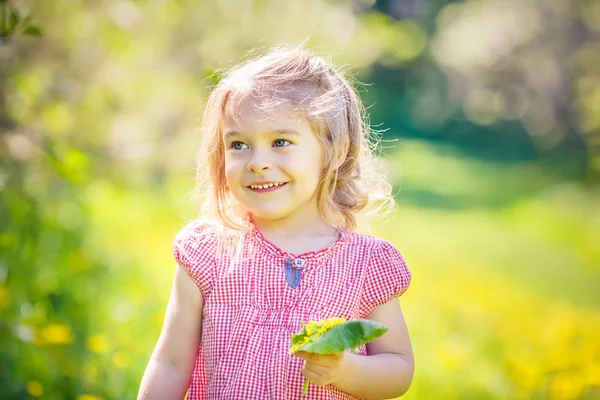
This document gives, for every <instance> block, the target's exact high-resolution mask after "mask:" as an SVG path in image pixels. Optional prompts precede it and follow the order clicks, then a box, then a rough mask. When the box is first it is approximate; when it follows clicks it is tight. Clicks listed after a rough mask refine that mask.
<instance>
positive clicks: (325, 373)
mask: <svg viewBox="0 0 600 400" xmlns="http://www.w3.org/2000/svg"><path fill="white" fill-rule="evenodd" d="M367 319H370V320H372V321H375V322H379V323H381V324H384V325H386V326H387V327H388V328H389V329H388V331H387V332H386V333H385V334H384V335H383V336H380V337H379V338H377V339H375V340H373V341H372V342H369V343H367V354H368V356H366V357H365V356H359V355H356V354H353V353H350V352H348V351H345V352H343V353H339V354H314V353H307V352H303V351H299V352H297V353H294V354H296V355H297V356H298V357H300V358H302V359H304V360H305V361H306V362H305V364H304V368H303V374H304V376H305V377H306V378H307V379H309V380H310V382H311V383H314V384H316V385H328V384H331V385H334V386H336V387H338V388H339V389H341V390H343V391H345V392H348V393H351V394H353V395H355V396H357V397H362V398H366V399H392V398H395V397H399V396H401V395H403V394H404V393H405V392H406V391H407V390H408V387H409V386H410V383H411V381H412V377H413V371H414V359H413V352H412V346H411V344H410V338H409V336H408V329H407V327H406V323H405V322H404V316H403V315H402V310H401V309H400V303H399V301H398V299H397V298H395V299H393V300H391V301H389V302H388V303H386V304H383V305H381V306H379V307H377V308H376V309H375V310H373V311H372V312H371V313H370V314H369V315H368V316H367Z"/></svg>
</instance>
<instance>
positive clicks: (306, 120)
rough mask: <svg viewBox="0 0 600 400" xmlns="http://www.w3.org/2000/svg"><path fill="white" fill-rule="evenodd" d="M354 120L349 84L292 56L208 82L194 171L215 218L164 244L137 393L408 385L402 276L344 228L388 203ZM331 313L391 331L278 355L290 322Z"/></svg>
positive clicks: (296, 392)
mask: <svg viewBox="0 0 600 400" xmlns="http://www.w3.org/2000/svg"><path fill="white" fill-rule="evenodd" d="M363 115H364V111H363V109H362V108H361V103H360V101H359V99H358V97H357V95H356V93H355V92H354V91H353V89H352V87H351V86H350V85H349V83H348V82H347V81H346V80H345V79H344V78H343V77H342V76H341V75H340V73H339V72H337V71H336V70H335V69H334V68H333V67H332V65H331V64H330V63H329V62H327V61H325V60H324V59H323V58H320V57H318V56H315V55H314V54H312V53H311V52H309V51H307V50H304V49H303V48H294V49H277V50H273V51H271V52H270V53H269V54H267V55H266V56H263V57H262V58H259V59H256V60H254V61H250V62H246V63H245V64H243V65H242V66H241V67H239V68H237V69H234V70H232V71H231V72H230V73H229V74H227V75H226V76H225V77H224V78H223V79H222V80H221V82H220V83H219V84H218V85H217V87H216V88H215V89H214V91H213V92H212V94H211V96H210V98H209V101H208V104H207V107H206V110H205V113H204V117H203V130H204V137H203V146H202V149H201V151H200V153H199V156H198V169H197V175H198V184H199V185H200V186H202V185H203V184H207V185H206V186H207V187H208V193H207V194H208V197H207V203H206V204H207V210H206V212H207V213H208V215H209V216H211V217H212V218H208V219H205V220H195V221H192V222H191V223H189V224H188V225H187V226H186V227H185V228H184V229H183V230H181V231H180V232H179V233H178V234H177V236H176V237H175V241H174V245H173V254H174V257H175V259H176V260H177V263H178V268H177V270H176V272H175V278H174V284H173V290H172V294H171V298H170V300H169V304H168V307H167V312H166V316H165V321H164V326H163V330H162V332H161V335H160V338H159V340H158V344H157V345H156V349H155V350H154V353H153V354H152V357H151V360H150V362H149V364H148V366H147V369H146V372H145V374H144V377H143V379H142V383H141V387H140V392H139V396H138V399H145V400H149V399H160V400H165V399H182V398H184V396H185V394H186V391H188V390H189V392H188V399H189V400H196V399H232V400H234V399H235V400H239V399H299V398H301V392H302V386H303V381H304V378H306V379H308V380H309V381H310V382H311V383H312V385H310V387H309V390H308V393H307V395H306V397H304V398H306V399H315V400H316V399H356V398H369V399H383V398H393V397H398V396H400V395H402V394H403V393H404V392H406V390H407V389H408V387H409V385H410V382H411V380H412V375H413V354H412V348H411V344H410V339H409V335H408V331H407V327H406V324H405V321H404V318H403V315H402V311H401V309H400V304H399V302H398V299H397V297H398V296H400V295H402V294H403V293H404V292H405V291H406V289H407V288H408V285H409V283H410V280H411V273H410V271H409V269H408V267H407V266H406V263H405V261H404V259H403V258H402V256H401V255H400V253H399V252H398V250H396V249H395V248H394V247H393V246H392V245H391V244H390V243H389V242H387V241H384V240H382V239H379V238H376V237H373V236H368V235H364V234H359V233H356V232H354V231H353V229H354V228H355V225H356V216H357V214H358V212H359V211H361V210H362V209H364V208H365V206H366V205H367V203H368V199H369V198H371V199H376V198H377V197H378V196H379V197H380V198H382V199H383V200H384V202H386V201H387V202H389V201H393V200H392V199H391V197H390V188H389V185H387V184H383V185H382V179H381V178H380V177H377V176H374V175H373V174H372V173H371V172H370V171H371V170H372V169H371V168H370V166H371V165H370V164H371V163H372V161H373V159H372V156H371V151H370V149H369V142H368V133H369V129H368V127H367V125H366V124H365V122H364V121H365V120H364V118H363ZM373 178H374V179H373ZM380 194H382V195H381V196H380ZM330 317H343V318H346V319H347V320H350V319H359V318H367V319H371V320H373V321H376V322H379V323H382V324H385V325H386V326H387V327H389V331H388V332H387V333H386V334H384V335H383V336H382V337H380V338H378V339H376V340H374V341H372V342H371V343H369V344H367V345H366V346H362V347H361V348H360V349H359V354H354V353H352V352H343V353H340V354H334V355H316V354H309V353H306V352H297V353H295V354H290V353H289V343H290V338H291V335H292V333H294V332H296V331H298V330H299V329H300V328H301V322H307V321H309V320H315V321H316V320H322V319H325V318H330Z"/></svg>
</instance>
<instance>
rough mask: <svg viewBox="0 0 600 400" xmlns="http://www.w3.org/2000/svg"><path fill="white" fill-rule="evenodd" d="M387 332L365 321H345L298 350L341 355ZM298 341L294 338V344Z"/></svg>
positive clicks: (379, 326)
mask: <svg viewBox="0 0 600 400" xmlns="http://www.w3.org/2000/svg"><path fill="white" fill-rule="evenodd" d="M303 329H304V328H303ZM387 330H388V328H387V327H386V326H385V325H382V324H378V323H377V322H373V321H369V320H366V319H357V320H353V321H347V322H344V323H341V324H339V325H336V326H334V327H333V328H331V329H330V330H328V331H327V332H325V333H324V334H322V335H321V336H319V337H318V338H317V339H316V340H315V341H314V342H312V343H307V344H305V345H302V346H300V348H299V349H298V350H301V351H306V352H309V353H318V354H335V353H341V352H342V351H344V350H347V349H354V348H357V347H359V346H362V345H363V344H366V343H368V342H370V341H371V340H373V339H376V338H378V337H380V336H381V335H383V334H384V333H386V332H387ZM298 341H300V338H299V337H296V343H297V342H298ZM292 343H294V337H292Z"/></svg>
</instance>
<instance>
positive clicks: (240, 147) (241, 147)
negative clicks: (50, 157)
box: [231, 141, 248, 150]
mask: <svg viewBox="0 0 600 400" xmlns="http://www.w3.org/2000/svg"><path fill="white" fill-rule="evenodd" d="M231 148H232V149H235V150H245V149H247V148H248V145H247V144H246V143H243V142H237V141H236V142H233V143H231Z"/></svg>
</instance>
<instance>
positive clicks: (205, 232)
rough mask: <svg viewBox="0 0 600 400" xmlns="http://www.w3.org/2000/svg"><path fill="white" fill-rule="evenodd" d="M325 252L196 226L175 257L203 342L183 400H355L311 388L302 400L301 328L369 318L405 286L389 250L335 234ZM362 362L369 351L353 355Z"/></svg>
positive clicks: (397, 258)
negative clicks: (195, 299) (199, 304)
mask: <svg viewBox="0 0 600 400" xmlns="http://www.w3.org/2000/svg"><path fill="white" fill-rule="evenodd" d="M338 232H339V239H338V240H337V241H336V242H335V243H334V244H333V245H331V246H330V247H329V248H327V249H323V250H320V251H315V252H308V253H304V254H301V255H294V254H291V253H286V252H284V251H282V250H280V249H279V248H277V246H275V245H274V244H272V243H270V242H269V241H267V240H266V239H265V238H264V237H263V235H262V234H261V233H260V232H259V231H258V230H257V229H253V230H251V231H248V232H234V231H232V230H227V229H225V228H222V227H220V226H217V225H215V224H213V223H208V222H201V221H198V220H195V221H192V222H191V223H189V224H188V225H187V226H186V227H185V228H184V229H182V230H181V231H180V232H179V233H178V234H177V236H176V237H175V241H174V244H173V255H174V257H175V259H176V261H177V262H178V263H179V264H180V265H181V266H183V267H184V268H185V269H186V271H187V272H188V274H189V275H190V277H191V278H192V279H193V280H194V282H195V283H196V284H197V285H198V287H199V289H200V292H201V293H202V296H203V298H204V308H203V315H202V338H201V344H200V348H199V352H198V357H197V359H196V365H195V368H194V372H193V375H192V378H191V381H190V387H189V391H188V399H189V400H213V399H214V400H216V399H219V400H229V399H230V400H241V399H281V400H289V399H306V400H325V399H356V397H354V396H352V395H350V394H348V393H346V392H343V391H341V390H339V389H337V388H336V387H334V386H332V385H328V386H316V385H310V387H309V389H308V393H307V395H306V396H305V397H301V392H302V385H303V383H304V377H303V375H302V372H301V368H302V360H301V359H299V358H298V357H296V356H293V355H290V354H289V343H290V338H291V335H292V333H294V332H296V331H298V330H299V329H300V328H301V325H300V323H301V322H306V321H309V320H315V321H316V320H321V319H325V318H330V317H343V318H346V319H347V320H351V319H359V318H364V317H366V316H367V315H368V314H369V313H370V312H371V311H372V310H373V309H374V308H376V307H377V306H379V305H381V304H384V303H386V302H387V301H389V300H391V299H393V298H394V297H398V296H400V295H402V294H403V293H404V292H405V291H406V289H407V288H408V285H409V283H410V280H411V273H410V270H409V269H408V267H407V265H406V263H405V261H404V259H403V257H402V256H401V255H400V253H399V252H398V250H397V249H396V248H395V247H394V246H392V245H391V244H390V243H389V242H387V241H385V240H383V239H380V238H376V237H373V236H369V235H364V234H359V233H355V232H350V231H348V230H345V229H340V230H339V231H338ZM286 259H290V260H296V259H302V260H304V261H305V265H304V267H303V268H302V269H301V280H300V284H299V285H298V286H297V287H296V288H292V287H290V285H289V284H288V283H287V281H286V277H285V273H284V265H285V260H286ZM359 354H361V355H363V356H366V354H367V352H366V347H365V346H362V347H361V348H359Z"/></svg>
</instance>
